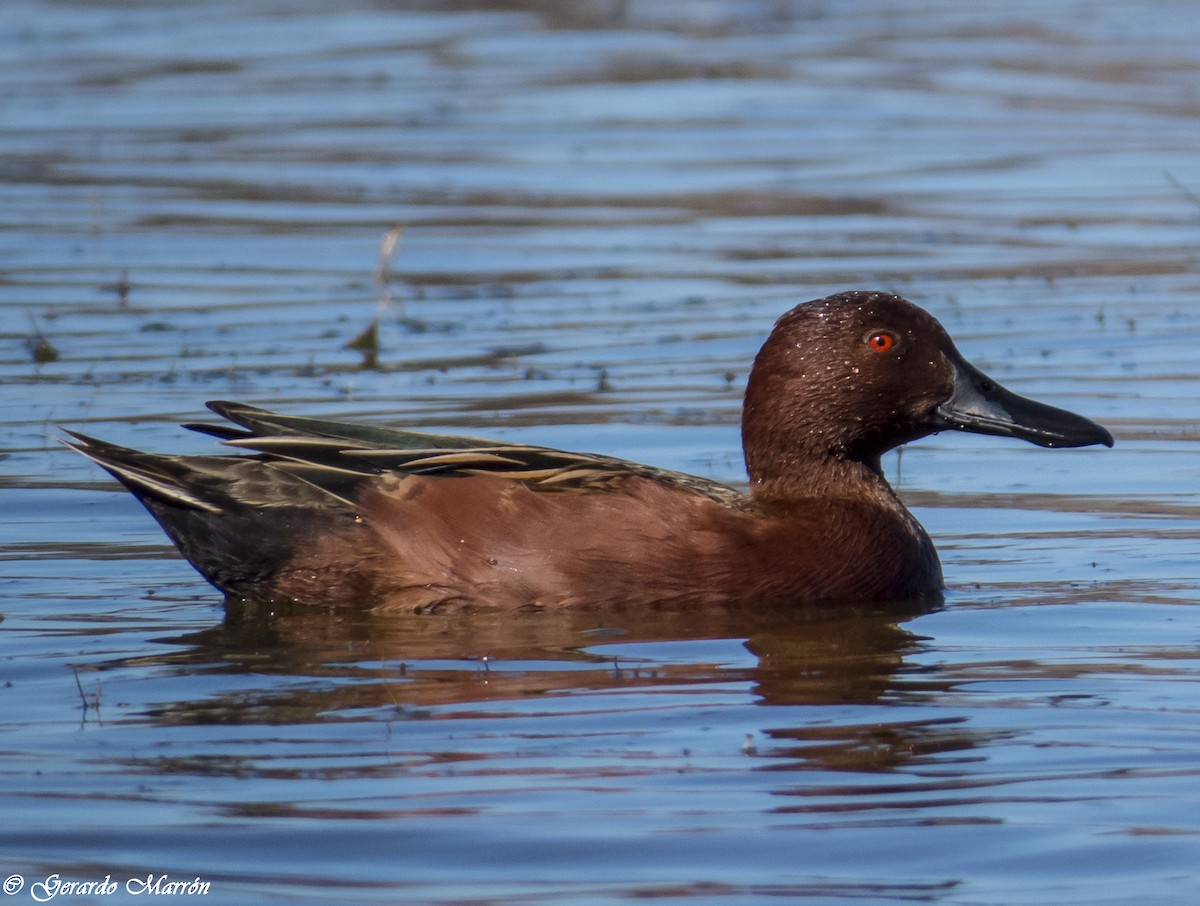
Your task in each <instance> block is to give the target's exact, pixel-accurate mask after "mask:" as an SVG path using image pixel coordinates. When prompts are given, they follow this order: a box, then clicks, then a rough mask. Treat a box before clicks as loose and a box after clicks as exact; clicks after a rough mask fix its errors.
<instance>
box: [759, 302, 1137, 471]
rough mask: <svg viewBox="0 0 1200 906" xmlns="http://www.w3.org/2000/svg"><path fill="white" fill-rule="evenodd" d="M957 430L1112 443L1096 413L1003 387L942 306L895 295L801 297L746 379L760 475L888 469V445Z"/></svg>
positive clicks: (1051, 443) (1067, 443) (1053, 443)
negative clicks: (935, 308) (937, 314)
mask: <svg viewBox="0 0 1200 906" xmlns="http://www.w3.org/2000/svg"><path fill="white" fill-rule="evenodd" d="M948 429H953V430H956V431H968V432H972V433H975V434H993V435H1000V436H1004V437H1016V438H1020V439H1021V440H1027V441H1029V442H1030V443H1034V444H1037V445H1039V446H1042V447H1083V446H1088V445H1090V444H1104V445H1106V446H1110V447H1111V446H1112V443H1113V439H1112V435H1111V434H1109V432H1108V431H1106V430H1105V429H1104V428H1102V427H1101V426H1100V425H1097V424H1096V423H1095V422H1093V421H1091V420H1089V419H1086V418H1084V417H1082V416H1080V415H1076V414H1074V413H1072V412H1067V411H1065V410H1063V409H1057V408H1055V407H1053V406H1047V405H1045V404H1044V403H1039V402H1036V401H1034V400H1030V399H1026V398H1024V397H1021V396H1018V395H1017V394H1015V393H1013V392H1011V391H1009V390H1006V389H1005V388H1004V387H1002V386H1000V384H999V383H997V382H996V381H994V380H992V379H991V378H989V377H988V376H987V375H985V374H984V373H983V372H981V371H980V370H979V369H978V368H976V367H975V366H973V365H972V364H971V363H969V362H968V361H966V360H965V359H964V358H963V357H962V355H961V354H960V353H959V352H958V350H957V349H956V348H955V347H954V342H953V341H952V340H951V339H950V336H949V335H948V334H947V333H946V331H945V330H944V329H943V327H942V325H941V324H939V323H938V322H937V320H936V319H935V318H934V317H933V316H932V315H930V314H929V313H928V312H926V311H924V310H923V309H920V308H918V307H917V306H915V305H913V304H912V303H911V302H908V301H906V300H904V299H901V298H900V297H899V296H894V295H891V294H890V293H880V292H844V293H838V294H836V295H833V296H828V297H826V298H824V299H817V300H814V301H812V302H805V303H804V304H802V305H798V306H796V307H795V308H793V309H792V310H791V311H789V312H788V313H787V314H785V315H784V316H783V317H781V318H780V319H779V320H778V322H776V324H775V328H774V330H773V331H772V332H771V335H770V337H768V339H767V341H766V343H765V344H763V347H762V350H761V351H760V352H759V354H758V356H757V358H756V359H755V361H754V367H753V369H752V370H751V372H750V379H749V382H748V384H747V387H746V402H745V411H744V414H743V422H742V435H743V444H744V447H745V453H746V467H747V470H748V471H749V473H750V477H751V480H752V481H753V482H754V483H755V484H761V483H763V482H770V481H774V480H779V479H784V480H786V478H787V476H788V475H789V474H795V473H796V472H798V471H804V470H806V469H812V468H813V466H814V465H815V464H818V463H820V462H821V461H826V462H828V461H831V460H841V461H848V462H860V463H864V464H866V465H868V466H869V467H871V468H872V469H874V470H876V471H878V469H879V457H880V456H881V455H882V454H883V453H885V452H887V451H888V450H890V449H892V448H894V447H896V446H899V445H900V444H904V443H907V442H909V441H912V440H916V439H917V438H920V437H924V436H926V435H928V434H933V433H936V432H938V431H944V430H948Z"/></svg>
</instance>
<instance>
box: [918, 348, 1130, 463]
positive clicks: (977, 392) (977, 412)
mask: <svg viewBox="0 0 1200 906" xmlns="http://www.w3.org/2000/svg"><path fill="white" fill-rule="evenodd" d="M954 366H955V375H954V393H953V395H952V396H951V397H950V399H948V400H946V402H944V403H942V404H941V405H940V406H938V407H937V409H935V410H934V412H933V424H934V426H935V427H936V428H937V429H938V430H944V429H947V428H950V429H954V430H956V431H969V432H971V433H972V434H994V435H998V436H1000V437H1017V438H1020V439H1021V440H1027V441H1029V442H1030V443H1032V444H1037V445H1038V446H1039V447H1087V446H1091V445H1092V444H1104V446H1106V447H1111V446H1112V445H1113V438H1112V435H1111V434H1109V433H1108V431H1107V430H1105V429H1104V428H1102V427H1101V426H1100V425H1097V424H1096V423H1095V422H1094V421H1092V420H1091V419H1087V418H1084V417H1083V416H1082V415H1076V414H1075V413H1074V412H1068V411H1066V410H1065V409H1056V408H1055V407H1054V406H1047V405H1046V404H1045V403H1039V402H1037V401H1036V400H1031V399H1026V398H1025V397H1023V396H1018V395H1017V394H1015V393H1013V392H1012V391H1011V390H1006V389H1004V388H1003V387H1001V386H1000V385H999V384H997V383H996V382H995V381H993V380H992V379H991V378H989V377H988V376H987V375H986V374H984V373H983V372H981V371H980V370H979V369H977V368H975V367H974V366H973V365H970V364H969V363H967V362H965V361H959V362H955V363H954Z"/></svg>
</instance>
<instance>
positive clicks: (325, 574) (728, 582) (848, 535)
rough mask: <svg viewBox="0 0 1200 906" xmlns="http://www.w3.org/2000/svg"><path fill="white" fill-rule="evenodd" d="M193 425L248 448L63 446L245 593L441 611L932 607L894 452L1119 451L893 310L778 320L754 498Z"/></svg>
mask: <svg viewBox="0 0 1200 906" xmlns="http://www.w3.org/2000/svg"><path fill="white" fill-rule="evenodd" d="M208 405H209V408H210V409H212V410H213V411H214V412H216V413H217V414H218V415H220V416H222V417H224V418H225V419H227V420H228V421H229V422H232V423H233V424H234V425H236V426H237V427H233V426H230V425H187V426H186V427H188V428H191V429H193V430H197V431H201V432H204V433H207V434H210V435H214V436H216V437H218V438H220V439H221V440H222V441H224V443H225V444H226V445H228V446H230V447H233V448H235V449H238V450H243V451H247V453H248V454H249V455H240V456H236V455H235V456H229V455H224V456H164V455H157V454H153V453H143V452H139V451H136V450H131V449H127V448H125V447H119V446H116V445H114V444H110V443H107V442H104V441H101V440H96V439H94V438H91V437H87V436H85V435H82V434H77V433H75V432H69V433H70V434H71V435H72V437H73V438H74V440H72V441H69V442H68V443H69V445H70V446H72V447H73V448H74V449H76V450H78V451H79V452H80V453H82V454H83V455H84V456H87V457H88V458H90V459H92V460H94V461H95V462H96V463H98V464H99V465H100V466H102V467H103V468H105V469H107V470H108V471H109V472H110V473H111V474H112V475H113V477H115V478H116V479H117V480H118V481H120V482H121V483H122V484H123V485H125V487H126V488H128V489H129V491H131V492H132V493H133V494H134V495H135V496H136V497H137V498H138V499H139V500H140V501H141V502H142V503H143V504H144V505H145V506H146V508H147V509H148V510H149V511H150V513H151V515H153V516H154V518H155V519H157V520H158V522H159V523H160V524H161V525H162V527H163V529H165V531H166V533H167V534H168V535H169V536H170V538H171V540H172V541H173V542H174V543H175V544H176V545H177V546H178V547H179V549H180V551H181V552H182V553H183V555H184V556H185V557H186V558H187V559H188V560H190V561H191V562H192V564H193V565H194V566H195V567H196V568H197V569H198V570H199V571H200V573H201V574H202V575H203V576H204V577H205V578H206V579H207V580H208V581H209V582H211V583H212V584H213V585H214V586H216V588H218V589H219V590H221V591H222V592H224V593H225V594H226V595H227V596H230V597H231V598H235V599H252V600H257V601H263V602H284V601H287V602H300V603H308V604H317V605H346V604H354V605H361V606H369V607H382V608H405V609H412V610H439V609H445V608H456V607H463V608H471V607H495V608H526V607H529V608H536V607H547V608H551V607H596V608H606V607H653V606H689V605H690V606H702V605H755V604H759V603H761V604H764V605H765V604H784V605H790V604H795V605H811V604H861V603H866V602H879V601H886V600H899V599H912V598H916V597H921V596H925V595H932V594H935V593H937V592H938V591H939V590H940V589H941V587H942V572H941V567H940V565H939V562H938V556H937V553H936V551H935V550H934V546H933V544H932V542H931V541H930V539H929V536H928V535H927V534H926V533H925V530H924V529H923V528H922V527H921V525H920V524H919V523H918V522H917V520H916V519H915V518H914V517H913V515H912V514H911V513H909V511H908V510H907V509H905V507H904V505H903V504H902V503H901V502H900V500H899V498H898V497H897V496H896V494H895V493H894V492H893V490H892V488H891V487H890V486H889V485H888V483H887V481H886V479H885V478H884V475H883V472H882V471H881V468H880V457H881V456H882V454H884V453H885V452H887V451H888V450H891V449H893V448H894V447H896V446H898V445H900V444H905V443H908V442H910V441H914V440H917V439H918V438H921V437H924V436H926V435H929V434H933V433H936V432H938V431H943V430H957V431H969V432H973V433H977V434H993V435H1001V436H1006V437H1015V438H1020V439H1022V440H1026V441H1029V442H1031V443H1034V444H1037V445H1039V446H1043V447H1080V446H1087V445H1090V444H1104V445H1106V446H1112V442H1113V441H1112V436H1111V435H1110V434H1109V432H1108V431H1106V430H1105V429H1104V428H1102V427H1100V426H1099V425H1097V424H1095V423H1094V422H1092V421H1089V420H1088V419H1086V418H1083V417H1082V416H1079V415H1075V414H1073V413H1070V412H1066V411H1064V410H1062V409H1056V408H1053V407H1051V406H1047V405H1045V404H1043V403H1039V402H1035V401H1033V400H1029V399H1025V398H1023V397H1020V396H1017V395H1016V394H1014V393H1012V392H1010V391H1008V390H1006V389H1004V388H1003V387H1001V386H1000V385H999V384H997V383H996V382H995V381H993V380H991V379H990V378H988V377H987V376H986V375H984V374H983V373H982V372H980V371H979V370H977V369H976V368H975V367H974V366H972V365H971V364H969V363H968V362H967V361H966V360H965V359H963V357H962V356H961V355H960V354H959V352H958V351H957V350H956V349H955V347H954V343H953V342H952V341H951V339H950V337H949V336H948V335H947V333H946V331H945V330H944V329H943V328H942V326H941V325H940V324H939V323H938V322H937V321H936V320H935V319H934V318H933V317H932V316H931V315H929V314H928V313H927V312H925V311H923V310H922V309H920V308H918V307H917V306H915V305H913V304H912V303H910V302H907V301H905V300H904V299H901V298H899V297H897V296H894V295H890V294H887V293H880V292H844V293H838V294H837V295H833V296H829V297H827V298H824V299H818V300H815V301H812V302H806V303H804V304H802V305H798V306H796V307H795V308H793V309H792V310H791V311H789V312H788V313H787V314H785V315H783V317H781V318H780V319H779V320H778V322H777V323H776V324H775V327H774V330H773V331H772V332H771V335H770V336H769V337H768V338H767V340H766V343H765V344H764V345H763V347H762V350H761V351H760V352H759V353H758V356H757V357H756V358H755V361H754V366H753V368H752V369H751V371H750V376H749V380H748V383H747V387H746V393H745V401H744V410H743V415H742V443H743V451H744V455H745V462H746V470H747V472H748V474H749V479H750V483H749V490H748V492H746V493H743V492H741V491H739V490H735V489H733V488H731V487H728V486H726V485H724V484H720V483H718V482H715V481H711V480H709V479H706V478H699V477H695V476H691V475H686V474H683V473H679V472H671V471H666V470H663V469H657V468H654V467H652V466H646V465H640V464H638V463H634V462H628V461H624V460H621V459H616V458H612V457H608V456H599V455H593V454H587V453H570V452H564V451H561V450H554V449H549V448H546V447H537V446H530V445H527V444H520V443H507V442H498V441H488V440H479V439H475V438H467V437H459V436H448V435H439V434H425V433H418V432H414V431H406V430H403V429H393V428H383V427H375V426H368V425H360V424H352V423H345V422H337V421H326V420H323V419H314V418H302V417H295V416H286V415H277V414H274V413H271V412H268V411H265V410H263V409H257V408H254V407H251V406H246V405H240V404H237V403H228V402H213V403H209V404H208Z"/></svg>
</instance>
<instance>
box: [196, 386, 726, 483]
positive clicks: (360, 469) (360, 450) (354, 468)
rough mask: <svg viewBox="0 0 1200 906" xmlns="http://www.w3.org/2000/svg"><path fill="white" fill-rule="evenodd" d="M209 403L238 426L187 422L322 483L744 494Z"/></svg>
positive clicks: (574, 458) (582, 457) (513, 450)
mask: <svg viewBox="0 0 1200 906" xmlns="http://www.w3.org/2000/svg"><path fill="white" fill-rule="evenodd" d="M208 406H209V408H210V409H212V410H213V411H214V412H216V413H217V414H218V415H221V416H223V417H224V418H226V419H228V420H229V421H231V422H233V423H234V424H236V425H238V426H240V428H234V427H230V426H225V425H186V426H185V427H187V428H190V429H192V430H196V431H201V432H203V433H206V434H210V435H213V436H215V437H219V438H221V439H222V441H223V442H224V443H225V444H226V445H227V446H231V447H235V448H237V449H242V450H249V451H253V452H255V453H258V454H260V455H261V456H262V457H263V458H265V459H266V460H267V461H269V462H271V463H273V464H277V465H278V466H280V467H282V468H284V469H285V470H288V471H294V472H295V473H297V474H298V475H299V474H302V476H303V477H304V478H305V480H307V481H310V482H313V483H318V484H319V483H320V479H321V471H322V470H327V471H328V472H329V473H330V478H332V477H333V473H338V474H340V476H341V477H340V479H339V481H338V482H337V483H338V484H339V485H344V484H345V480H346V478H347V477H348V476H347V473H350V474H358V475H384V474H389V473H401V474H410V475H492V476H495V477H497V478H507V479H511V480H513V481H520V482H523V483H525V484H526V485H527V486H529V487H530V488H532V489H533V490H538V491H572V490H585V489H599V488H605V487H613V486H615V485H616V484H618V483H619V481H620V480H621V479H622V478H627V477H631V476H636V477H640V478H645V479H650V480H653V481H658V482H662V483H665V484H671V485H676V486H680V487H686V488H689V489H691V490H693V491H695V492H696V493H698V494H702V495H704V496H706V497H709V498H711V499H713V500H715V501H717V502H719V503H722V504H725V505H727V506H732V505H735V504H736V503H737V502H738V501H740V500H742V499H743V495H742V494H741V492H739V491H737V490H735V489H733V488H731V487H729V486H728V485H724V484H721V483H720V482H716V481H712V480H710V479H706V478H700V477H698V476H695V475H689V474H687V473H684V472H674V471H670V470H667V469H658V468H655V467H653V466H647V465H642V464H641V463H636V462H631V461H629V460H624V459H618V458H616V457H611V456H601V455H598V454H591V453H573V452H569V451H566V450H556V449H553V448H551V447H539V446H534V445H530V444H520V443H509V442H504V441H494V440H483V439H480V438H475V437H463V436H460V435H450V434H430V433H425V432H421V431H409V430H406V429H401V428H388V427H380V426H375V425H362V424H356V423H351V422H339V421H330V420H326V419H318V418H307V417H303V416H289V415H279V414H276V413H274V412H269V411H267V410H265V409H258V408H256V407H254V406H247V405H245V404H242V403H230V402H223V401H217V402H211V403H209V404H208ZM287 464H290V469H289V467H288V465H287ZM314 470H315V471H314ZM339 496H341V495H340V494H339Z"/></svg>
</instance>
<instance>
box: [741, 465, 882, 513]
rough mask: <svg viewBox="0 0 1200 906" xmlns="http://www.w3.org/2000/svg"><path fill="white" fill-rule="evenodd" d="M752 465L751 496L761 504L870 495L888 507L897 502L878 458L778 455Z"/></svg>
mask: <svg viewBox="0 0 1200 906" xmlns="http://www.w3.org/2000/svg"><path fill="white" fill-rule="evenodd" d="M755 465H756V466H758V467H757V468H754V469H753V471H751V473H750V495H751V497H752V498H754V499H755V500H756V501H760V502H763V503H772V504H786V503H787V502H788V501H797V502H799V501H810V500H812V499H813V498H844V497H854V498H859V499H861V498H864V497H868V498H873V499H875V500H877V501H879V502H881V503H885V504H886V505H888V506H891V505H892V504H893V503H895V504H898V503H899V500H898V498H897V497H896V494H895V492H894V491H893V490H892V487H891V485H889V484H888V482H887V479H886V478H884V476H883V471H882V469H881V468H880V465H879V461H878V460H875V461H873V462H863V461H860V460H856V459H842V458H836V457H822V458H820V459H810V460H806V459H804V458H802V457H796V458H790V459H789V458H786V457H781V458H780V459H778V460H776V461H775V462H773V463H772V464H771V467H768V468H763V467H762V466H761V464H760V463H756V464H755Z"/></svg>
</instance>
